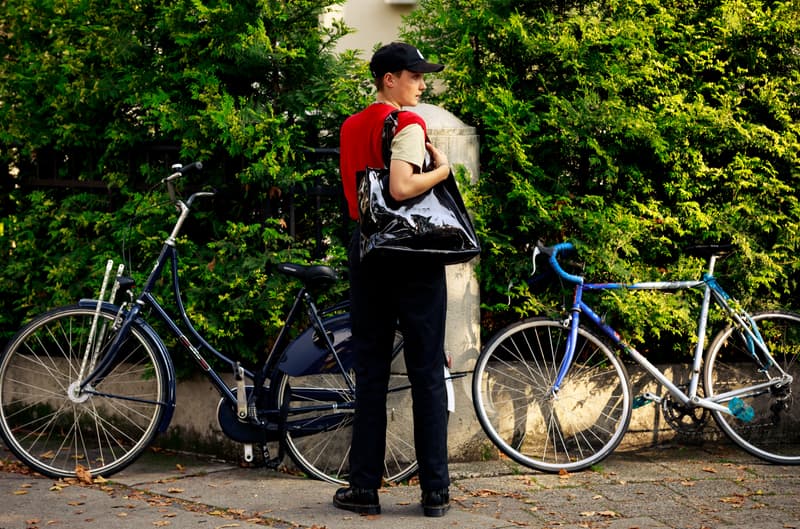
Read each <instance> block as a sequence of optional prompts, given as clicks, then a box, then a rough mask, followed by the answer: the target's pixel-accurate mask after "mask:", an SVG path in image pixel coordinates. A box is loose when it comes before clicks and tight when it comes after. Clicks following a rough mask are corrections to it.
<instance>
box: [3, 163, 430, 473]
mask: <svg viewBox="0 0 800 529" xmlns="http://www.w3.org/2000/svg"><path fill="white" fill-rule="evenodd" d="M199 166H200V164H199V163H194V164H189V165H187V166H184V167H180V166H174V167H173V174H171V175H170V176H169V177H167V178H165V179H164V180H163V183H164V184H166V186H167V189H168V192H169V195H170V197H171V198H172V199H174V201H175V204H176V207H177V208H178V211H179V215H178V218H177V221H176V222H175V225H174V227H173V228H172V231H171V233H170V235H169V236H168V237H167V238H166V240H165V241H164V243H163V246H162V248H161V253H160V255H159V256H158V258H157V259H156V262H155V266H154V267H153V269H152V271H151V272H150V275H149V276H148V278H147V280H146V282H145V283H144V287H143V288H142V289H141V291H140V292H138V293H135V292H134V282H133V280H132V279H131V278H128V277H124V276H122V275H121V272H120V273H118V274H117V277H116V280H115V281H114V282H113V286H111V288H110V298H109V300H107V301H106V300H104V298H105V297H106V291H107V290H109V289H107V287H106V285H107V284H108V285H111V283H110V280H111V279H110V278H111V275H112V273H111V269H112V267H113V265H112V264H111V263H109V266H108V267H107V270H106V279H105V280H104V282H103V286H102V287H101V290H100V296H99V298H98V299H91V300H90V299H84V300H81V301H80V302H79V303H78V304H77V305H74V306H68V307H61V308H57V309H54V310H51V311H49V312H47V313H45V314H42V315H40V316H38V317H36V318H35V319H33V321H31V322H30V323H29V324H27V325H26V326H25V327H23V328H22V329H21V330H20V331H19V332H18V333H17V334H16V336H14V337H13V338H12V339H11V341H10V342H9V343H8V345H7V346H6V348H5V350H4V351H3V353H2V356H0V435H2V437H3V440H4V441H5V443H6V445H7V446H8V447H9V448H10V449H11V451H12V452H13V453H14V454H15V455H16V456H17V457H18V458H19V459H20V460H21V461H23V462H24V463H25V464H27V465H28V466H29V467H30V468H32V469H33V470H35V471H37V472H40V473H42V474H44V475H47V476H50V477H55V478H65V477H75V476H76V475H77V474H78V472H80V471H81V469H84V470H87V471H89V472H90V473H91V475H93V476H109V475H111V474H114V473H115V472H118V471H120V470H122V469H123V468H125V467H126V466H127V465H129V464H131V463H132V462H134V461H135V460H136V459H137V457H138V456H139V455H141V453H142V452H143V451H144V450H145V448H146V447H147V446H148V445H149V444H150V443H151V441H152V440H153V439H154V437H155V436H156V435H157V434H158V433H159V432H163V431H164V430H165V429H166V428H167V426H168V425H169V423H170V420H171V418H172V414H173V410H174V408H175V406H176V399H175V387H176V379H175V372H174V368H173V363H172V359H171V352H170V351H169V350H168V348H167V346H166V345H165V343H164V341H163V340H162V339H161V337H160V336H159V335H158V334H157V333H156V331H155V330H154V328H153V327H152V326H151V325H150V324H149V323H148V321H147V320H148V319H150V318H155V319H157V320H160V321H161V322H162V323H163V324H164V325H165V326H166V328H167V329H169V331H170V332H171V333H172V335H174V337H175V339H176V341H177V343H179V344H180V345H182V346H183V348H184V349H185V351H186V352H187V353H188V354H189V355H190V356H191V358H193V359H194V362H195V363H196V365H197V366H198V367H199V368H200V369H201V370H202V371H203V373H204V374H205V376H207V377H208V379H209V380H210V382H211V384H212V385H213V386H214V387H215V388H216V389H217V391H219V393H220V397H221V398H220V401H219V405H218V407H217V410H216V414H217V418H218V421H219V424H220V426H221V428H222V431H223V432H224V433H225V435H227V436H228V437H229V438H231V439H232V440H234V441H236V442H239V443H242V444H243V445H244V459H245V460H246V461H253V460H254V448H255V449H258V450H260V451H261V453H260V457H261V458H262V461H263V462H264V463H265V464H267V465H269V466H271V467H273V468H276V467H277V466H278V465H279V464H280V463H281V461H282V460H283V458H284V453H285V451H288V453H289V455H290V456H291V459H292V460H294V462H295V463H296V464H297V465H298V466H299V467H300V469H302V470H303V471H305V472H306V473H307V474H308V475H309V476H312V477H315V478H318V479H322V480H325V481H329V482H332V483H337V484H343V483H346V482H347V480H348V474H349V465H348V454H349V449H350V429H351V424H352V418H353V410H354V401H355V395H354V391H355V384H356V380H355V376H354V374H353V370H352V365H353V352H352V347H351V340H350V316H349V314H348V312H347V310H348V305H347V303H346V302H343V303H339V304H336V305H334V306H332V307H329V308H327V309H323V310H320V309H318V308H317V306H316V303H315V299H314V295H313V292H317V291H319V289H323V288H325V287H329V286H330V285H332V284H333V283H334V282H335V281H336V280H337V276H336V273H335V272H334V270H332V269H331V268H330V267H327V266H322V265H313V266H305V265H301V264H295V263H285V264H281V265H279V266H278V267H277V270H278V271H279V272H281V273H283V274H285V275H286V276H287V277H289V278H292V279H294V280H297V281H298V282H299V283H300V286H299V287H298V289H297V292H296V295H295V299H294V303H293V305H292V307H291V309H290V310H289V313H288V315H287V317H286V323H285V325H284V326H283V328H282V329H281V331H280V333H279V335H278V336H277V337H276V339H275V341H274V345H273V347H272V348H271V350H270V351H269V353H268V354H267V355H266V358H265V359H263V361H260V362H259V365H257V366H253V367H250V368H248V367H245V366H244V365H243V364H242V363H241V362H240V361H238V360H235V359H231V358H229V357H227V356H225V355H224V354H222V353H221V352H219V351H218V350H217V349H215V348H214V347H213V346H212V345H211V344H210V343H209V342H207V341H206V340H205V339H204V338H203V337H202V336H201V335H200V333H199V332H198V331H197V330H196V329H195V328H194V326H193V325H192V323H191V321H190V318H189V316H188V315H187V313H186V310H185V309H184V304H183V301H182V298H181V293H180V288H179V274H178V252H177V244H178V243H177V241H178V234H179V233H180V231H181V227H182V226H183V224H184V222H185V220H186V219H187V217H188V216H189V214H190V210H191V208H192V205H193V204H194V202H195V201H196V200H197V199H200V198H205V197H210V196H213V193H211V192H206V191H201V192H197V193H194V194H192V195H191V196H190V197H189V198H188V199H186V200H185V201H184V200H182V199H179V198H175V196H176V194H175V186H174V182H175V181H176V180H178V179H179V178H180V177H181V176H183V175H184V174H185V173H186V172H187V171H189V170H190V169H193V168H199ZM168 266H169V267H170V268H169V269H170V273H171V279H172V292H173V301H174V307H173V308H175V309H177V311H178V313H179V315H180V317H179V318H175V319H173V318H172V317H170V315H169V314H168V313H167V311H166V310H165V308H164V307H163V306H162V303H161V302H159V300H158V299H156V297H155V295H154V287H155V286H156V284H157V283H159V281H160V280H161V278H162V276H163V275H164V274H165V273H167V267H168ZM119 298H123V299H125V301H123V302H120V303H119V304H115V300H116V299H119ZM304 313H305V315H306V316H307V318H308V321H309V322H310V323H309V324H308V327H307V328H306V329H305V330H302V328H300V332H299V334H297V335H296V337H295V338H291V331H292V329H295V328H298V327H300V326H301V325H302V323H301V322H303V321H304ZM176 320H177V321H176ZM209 355H211V356H212V357H214V358H215V359H216V360H217V362H216V363H217V365H225V366H228V368H229V369H230V370H231V372H232V373H233V374H234V380H235V384H234V386H233V387H229V386H228V384H227V383H226V382H225V381H224V380H223V378H222V377H221V376H220V374H219V373H218V372H217V371H216V370H215V369H214V368H213V367H212V365H211V363H210V362H209V361H208V360H207V358H209ZM410 399H411V391H410V384H409V383H408V379H407V376H406V371H405V362H404V358H403V354H402V336H401V335H400V334H399V333H398V335H397V339H396V341H395V350H394V360H393V362H392V377H391V381H390V390H389V394H388V398H387V416H388V429H387V450H386V458H385V465H384V468H385V472H384V477H385V479H386V480H387V481H390V482H397V481H402V480H405V479H407V478H409V477H410V476H412V475H413V474H414V473H415V472H416V470H417V462H416V456H415V452H414V444H413V432H412V429H411V428H409V427H408V425H410V424H411V423H412V420H411V417H410V413H411V412H410V410H411V406H410V404H409V403H410ZM274 441H278V442H279V447H280V448H279V454H278V455H277V457H271V456H270V454H269V451H268V449H267V443H269V442H274Z"/></svg>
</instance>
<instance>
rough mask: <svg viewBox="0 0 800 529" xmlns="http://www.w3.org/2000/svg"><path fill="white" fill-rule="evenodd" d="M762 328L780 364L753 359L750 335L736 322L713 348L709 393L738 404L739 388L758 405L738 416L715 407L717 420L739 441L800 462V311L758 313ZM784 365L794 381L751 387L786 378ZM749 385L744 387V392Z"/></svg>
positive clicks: (757, 451) (772, 457) (771, 456)
mask: <svg viewBox="0 0 800 529" xmlns="http://www.w3.org/2000/svg"><path fill="white" fill-rule="evenodd" d="M753 320H754V321H755V323H756V325H757V327H758V332H759V333H760V334H761V336H762V338H763V339H764V343H765V344H766V345H767V347H768V348H769V352H770V354H771V355H772V358H773V360H774V364H773V365H771V366H768V368H766V369H764V368H762V367H761V366H760V365H757V363H756V362H755V361H754V360H753V357H752V356H751V355H750V352H749V347H748V344H747V342H746V340H745V339H744V336H743V335H742V334H741V333H740V331H739V330H738V329H737V328H735V327H729V328H727V329H724V330H723V331H720V332H719V333H718V334H717V335H716V337H715V338H714V341H713V342H712V343H711V346H710V347H709V350H708V357H707V359H706V364H705V371H704V379H703V383H704V385H705V391H706V396H707V397H708V398H710V399H714V397H717V402H719V403H720V404H723V405H727V406H729V407H732V406H733V404H732V402H733V400H732V396H731V397H725V394H726V393H728V392H737V394H736V397H737V398H738V399H741V402H737V403H736V404H739V405H744V407H745V409H748V408H747V406H749V407H750V408H752V412H753V414H752V420H749V421H748V420H747V419H748V417H746V416H745V415H746V414H742V415H740V416H741V417H742V418H737V417H736V416H734V415H730V414H728V413H725V412H720V411H713V410H712V412H711V415H713V417H714V419H715V420H716V421H717V424H718V425H719V427H720V428H721V429H722V431H723V432H725V433H726V434H727V435H728V437H730V438H731V440H732V441H734V442H735V443H736V444H738V445H739V446H740V447H742V448H743V449H744V450H746V451H747V452H749V453H751V454H753V455H754V456H756V457H759V458H761V459H764V460H766V461H770V462H772V463H779V464H784V465H785V464H800V399H795V396H796V395H795V394H798V395H800V393H798V392H800V314H793V313H788V312H764V313H760V314H755V315H753ZM778 368H780V369H782V370H783V371H784V372H786V373H788V374H789V375H790V376H791V377H792V382H791V384H784V385H782V386H777V385H773V386H771V387H768V388H762V389H760V390H752V391H746V388H747V387H749V386H754V385H756V384H764V383H765V382H768V381H770V380H776V379H779V378H780V377H781V372H780V371H779V370H778ZM743 390H744V391H743Z"/></svg>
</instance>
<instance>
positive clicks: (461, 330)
mask: <svg viewBox="0 0 800 529" xmlns="http://www.w3.org/2000/svg"><path fill="white" fill-rule="evenodd" d="M407 110H410V111H413V112H416V113H417V114H419V115H420V116H422V118H423V119H424V120H425V123H426V124H427V125H428V136H429V137H430V139H431V142H432V143H433V144H434V145H435V146H436V147H437V148H439V149H441V150H442V151H444V152H445V153H446V154H447V157H448V159H449V160H450V163H452V164H460V165H463V166H464V167H465V168H466V169H467V171H468V172H469V174H470V175H471V179H472V182H473V183H474V182H477V180H478V175H479V169H480V168H479V148H480V143H479V138H478V134H477V132H476V131H475V128H474V127H471V126H469V125H466V124H464V123H463V122H462V121H461V120H459V119H458V118H457V117H456V116H454V115H453V114H451V113H450V112H448V111H447V110H445V109H443V108H441V107H437V106H434V105H430V104H427V103H423V104H420V105H418V106H416V107H408V108H407ZM478 259H479V258H475V259H473V260H472V261H470V262H469V263H463V264H456V265H451V266H448V267H447V298H448V304H447V336H446V338H445V349H446V350H447V351H448V353H450V354H451V355H452V358H453V368H452V374H454V375H464V376H463V377H461V378H457V379H455V380H454V390H455V404H456V409H455V412H454V413H453V414H451V416H450V423H449V439H450V442H449V450H450V457H451V458H452V459H453V460H464V459H474V458H476V457H480V455H481V452H482V449H481V446H482V445H483V444H484V442H486V443H488V442H489V440H488V439H487V438H486V436H485V435H484V434H483V430H481V427H480V424H479V423H478V420H477V418H476V417H475V411H474V410H473V407H472V368H473V367H474V366H475V361H476V359H477V357H478V353H479V352H480V347H481V344H480V291H479V287H478V281H477V279H476V277H475V263H476V262H477V260H478Z"/></svg>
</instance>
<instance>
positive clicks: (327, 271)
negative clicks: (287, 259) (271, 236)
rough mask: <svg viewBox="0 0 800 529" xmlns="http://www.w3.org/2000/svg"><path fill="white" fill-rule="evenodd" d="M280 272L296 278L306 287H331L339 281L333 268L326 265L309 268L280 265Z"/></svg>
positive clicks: (296, 265) (305, 266)
mask: <svg viewBox="0 0 800 529" xmlns="http://www.w3.org/2000/svg"><path fill="white" fill-rule="evenodd" d="M278 271H279V272H280V273H282V274H286V275H287V276H292V277H296V278H297V279H299V280H300V281H302V282H303V283H305V284H306V285H313V286H325V285H330V284H332V283H334V282H336V280H338V279H339V276H337V275H336V272H335V271H334V270H333V268H331V267H330V266H325V265H311V266H307V265H301V264H297V263H280V264H279V265H278Z"/></svg>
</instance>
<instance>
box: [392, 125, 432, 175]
mask: <svg viewBox="0 0 800 529" xmlns="http://www.w3.org/2000/svg"><path fill="white" fill-rule="evenodd" d="M428 156H430V153H429V152H428V149H426V148H425V132H424V131H423V130H422V127H421V126H420V125H418V124H417V123H413V124H411V125H407V126H405V127H403V128H402V129H401V130H400V132H398V133H397V134H395V136H394V139H393V140H392V160H403V161H404V162H408V163H410V164H411V165H413V166H414V167H416V168H417V169H418V170H419V171H422V168H423V167H424V166H425V164H426V162H427V161H428V160H427V158H428Z"/></svg>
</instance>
